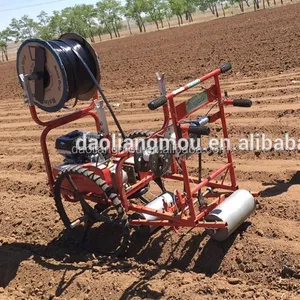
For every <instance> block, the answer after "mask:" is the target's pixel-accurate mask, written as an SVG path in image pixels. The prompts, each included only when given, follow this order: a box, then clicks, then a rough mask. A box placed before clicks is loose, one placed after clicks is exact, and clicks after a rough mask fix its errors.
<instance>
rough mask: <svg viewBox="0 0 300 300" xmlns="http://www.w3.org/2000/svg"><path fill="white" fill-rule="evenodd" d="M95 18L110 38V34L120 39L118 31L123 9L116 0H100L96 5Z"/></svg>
mask: <svg viewBox="0 0 300 300" xmlns="http://www.w3.org/2000/svg"><path fill="white" fill-rule="evenodd" d="M96 6H97V16H98V19H99V21H100V23H101V24H104V27H105V29H106V31H107V32H108V33H109V34H110V37H111V38H112V32H113V33H114V34H115V37H120V32H119V29H120V28H121V23H120V22H121V20H122V18H121V16H122V14H123V8H122V5H121V3H120V2H119V1H117V0H102V1H100V2H97V3H96Z"/></svg>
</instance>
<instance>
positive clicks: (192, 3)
mask: <svg viewBox="0 0 300 300" xmlns="http://www.w3.org/2000/svg"><path fill="white" fill-rule="evenodd" d="M196 3H197V2H196V0H184V1H183V4H184V10H185V19H186V20H187V21H189V22H193V17H192V13H194V12H195V11H196Z"/></svg>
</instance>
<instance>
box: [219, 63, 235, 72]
mask: <svg viewBox="0 0 300 300" xmlns="http://www.w3.org/2000/svg"><path fill="white" fill-rule="evenodd" d="M231 69H232V65H231V63H227V64H224V65H222V66H221V68H220V70H221V73H226V72H228V71H229V70H231Z"/></svg>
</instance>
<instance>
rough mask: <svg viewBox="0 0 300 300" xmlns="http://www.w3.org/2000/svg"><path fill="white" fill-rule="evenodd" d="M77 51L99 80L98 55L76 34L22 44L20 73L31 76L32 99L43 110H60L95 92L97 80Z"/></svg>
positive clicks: (85, 98)
mask: <svg viewBox="0 0 300 300" xmlns="http://www.w3.org/2000/svg"><path fill="white" fill-rule="evenodd" d="M75 51H76V52H77V53H78V54H79V55H80V56H81V57H82V59H83V60H84V62H85V63H86V65H87V66H88V67H89V69H90V71H91V72H92V74H93V75H94V77H95V79H96V80H97V82H98V83H99V82H100V62H99V58H98V56H97V54H96V52H95V50H94V49H93V47H92V46H91V45H90V44H89V43H88V42H87V41H86V40H85V39H84V38H83V37H81V36H80V35H78V34H76V33H66V34H63V35H62V36H60V38H59V39H58V40H52V41H48V42H46V41H44V40H41V39H28V40H26V41H25V42H24V43H23V44H22V45H21V46H20V48H19V50H18V53H17V73H18V75H20V74H23V75H24V76H25V75H28V76H29V77H28V78H29V80H30V81H29V85H30V89H31V92H32V96H33V101H34V103H35V104H36V105H37V106H38V107H39V108H40V109H42V110H44V111H47V112H57V111H59V110H60V109H61V108H63V107H65V103H66V102H67V101H68V100H70V99H73V98H76V100H77V99H78V100H89V99H90V98H91V97H92V96H93V95H94V93H95V91H96V89H97V87H96V85H95V82H94V81H93V80H92V78H91V76H90V74H89V73H88V72H87V70H86V68H85V67H84V65H83V63H82V62H81V61H80V60H79V58H78V56H77V55H76V54H75Z"/></svg>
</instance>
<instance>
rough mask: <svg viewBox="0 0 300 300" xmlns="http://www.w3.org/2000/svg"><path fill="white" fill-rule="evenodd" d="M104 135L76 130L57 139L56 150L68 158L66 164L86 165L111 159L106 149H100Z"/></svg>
mask: <svg viewBox="0 0 300 300" xmlns="http://www.w3.org/2000/svg"><path fill="white" fill-rule="evenodd" d="M102 138H103V135H102V134H100V133H99V134H98V133H92V132H86V131H79V130H74V131H72V132H70V133H68V134H66V135H63V136H60V137H59V138H57V139H56V142H55V148H56V149H57V151H58V153H60V154H61V155H62V156H64V157H65V158H66V163H72V162H74V163H85V162H91V161H95V162H96V161H98V162H99V163H102V162H103V161H105V160H106V159H109V154H108V152H107V151H106V150H105V149H100V148H99V145H100V141H101V139H102Z"/></svg>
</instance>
